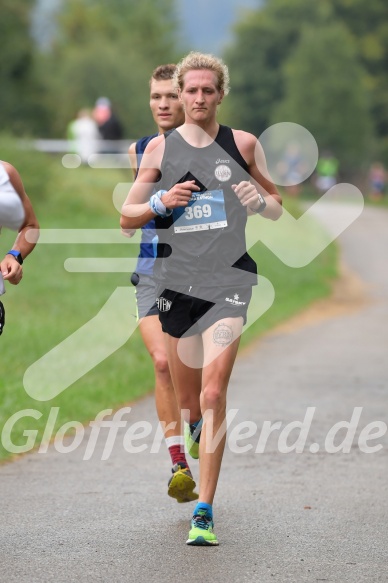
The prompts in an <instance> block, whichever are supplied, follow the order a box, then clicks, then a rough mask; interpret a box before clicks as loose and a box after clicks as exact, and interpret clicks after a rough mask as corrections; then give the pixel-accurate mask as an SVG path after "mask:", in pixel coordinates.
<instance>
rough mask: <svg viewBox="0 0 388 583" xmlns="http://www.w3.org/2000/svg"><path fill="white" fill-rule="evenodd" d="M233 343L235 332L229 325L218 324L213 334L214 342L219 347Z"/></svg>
mask: <svg viewBox="0 0 388 583" xmlns="http://www.w3.org/2000/svg"><path fill="white" fill-rule="evenodd" d="M232 341H233V330H232V328H231V326H228V325H227V324H223V323H221V324H218V326H217V328H216V329H215V330H214V332H213V342H214V344H217V346H228V345H229V344H231V343H232Z"/></svg>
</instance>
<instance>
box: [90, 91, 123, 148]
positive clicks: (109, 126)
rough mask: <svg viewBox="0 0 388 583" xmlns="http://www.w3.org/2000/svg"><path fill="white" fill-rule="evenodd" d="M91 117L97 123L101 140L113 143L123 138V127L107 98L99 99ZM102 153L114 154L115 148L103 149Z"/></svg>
mask: <svg viewBox="0 0 388 583" xmlns="http://www.w3.org/2000/svg"><path fill="white" fill-rule="evenodd" d="M93 117H94V119H95V120H96V122H97V125H98V129H99V132H100V136H101V138H102V139H103V140H109V141H115V140H121V139H122V138H123V127H122V125H121V122H120V120H119V119H118V118H117V116H116V115H115V114H114V113H113V111H112V105H111V102H110V100H109V99H108V98H107V97H100V98H99V99H97V101H96V106H95V108H94V110H93ZM104 151H105V152H107V151H110V152H114V151H117V149H116V148H104Z"/></svg>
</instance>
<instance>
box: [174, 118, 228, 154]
mask: <svg viewBox="0 0 388 583" xmlns="http://www.w3.org/2000/svg"><path fill="white" fill-rule="evenodd" d="M219 129H220V124H219V123H217V122H214V123H212V124H211V125H207V126H206V127H202V126H200V125H198V124H194V123H187V122H186V123H184V124H183V125H182V126H180V127H179V128H178V129H177V131H178V132H179V133H180V135H181V136H182V138H183V139H184V140H185V141H186V142H187V143H188V144H190V146H193V147H194V148H205V147H206V146H209V145H210V144H212V143H213V142H214V140H215V139H216V137H217V135H218V132H219Z"/></svg>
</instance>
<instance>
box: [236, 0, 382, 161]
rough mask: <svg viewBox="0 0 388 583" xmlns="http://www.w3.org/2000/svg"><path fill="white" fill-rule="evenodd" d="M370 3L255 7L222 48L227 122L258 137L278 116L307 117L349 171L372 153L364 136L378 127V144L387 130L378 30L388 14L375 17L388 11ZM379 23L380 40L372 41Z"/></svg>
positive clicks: (332, 0)
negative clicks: (228, 82) (227, 75)
mask: <svg viewBox="0 0 388 583" xmlns="http://www.w3.org/2000/svg"><path fill="white" fill-rule="evenodd" d="M369 4H370V5H373V7H371V8H369V7H368V6H365V5H364V3H363V2H361V0H322V1H321V2H312V1H311V0H295V1H293V2H288V0H267V2H265V4H264V5H261V6H260V7H259V8H257V9H256V10H254V11H252V12H251V13H250V14H249V15H248V16H246V17H245V18H244V19H243V20H242V21H241V22H240V23H238V24H237V26H236V28H235V42H234V44H233V46H231V47H230V48H229V50H228V51H227V52H226V61H227V63H228V64H229V65H230V70H231V78H232V91H231V94H230V98H229V104H228V107H227V109H226V112H225V113H226V115H227V119H228V120H229V119H231V118H232V117H233V123H234V124H236V125H240V127H242V128H243V129H246V130H247V131H252V132H253V133H255V134H256V135H258V136H259V135H260V134H261V133H262V132H263V130H264V129H266V128H267V127H268V126H269V125H271V123H273V121H274V120H279V119H280V117H279V116H280V115H287V121H296V122H297V121H298V120H299V122H300V123H303V121H304V122H305V124H304V125H306V126H307V127H309V129H311V130H312V131H313V132H317V135H318V134H319V140H322V144H327V143H328V142H329V141H331V143H332V144H334V143H335V145H336V148H338V152H337V155H338V156H343V160H341V161H342V162H343V167H344V166H345V167H347V168H348V169H349V167H350V166H353V167H355V168H357V167H358V165H359V161H360V158H362V154H363V152H364V153H365V152H366V150H367V152H368V155H369V156H370V157H371V156H373V148H372V147H371V144H372V143H373V142H372V141H371V140H370V139H369V137H370V136H371V135H373V134H374V130H375V128H376V129H377V130H378V131H379V132H380V142H382V141H383V140H384V139H386V136H387V133H388V132H387V128H386V126H385V120H386V119H387V120H388V91H387V94H386V91H385V87H387V89H388V81H387V78H386V75H383V70H384V71H385V70H386V68H387V66H388V62H387V58H386V57H385V56H384V55H385V52H384V51H386V48H387V47H388V41H387V40H386V39H388V34H385V35H384V34H383V32H382V31H385V29H386V27H387V25H386V24H385V22H387V19H385V20H381V21H379V19H382V16H383V15H384V14H385V12H386V11H387V10H388V8H387V5H386V4H385V3H384V2H383V0H374V1H373V2H370V3H369ZM383 5H384V6H383ZM365 14H367V16H366V18H365V23H364V24H362V21H363V19H364V15H365ZM340 25H341V28H338V27H339V26H340ZM376 28H377V29H378V30H379V32H378V40H376V39H375V40H373V37H374V30H375V29H376ZM308 31H310V34H309V32H308ZM386 32H388V30H387V31H386ZM315 33H317V38H315ZM308 34H309V36H306V35H308ZM302 35H304V36H303V41H302V40H301V37H302ZM318 37H319V38H318ZM330 39H331V40H332V41H333V43H334V45H333V46H332V47H331V46H330V42H331V40H330ZM301 43H302V44H301ZM320 51H322V52H321V53H320ZM303 52H304V54H303ZM310 53H311V54H310ZM367 55H368V57H367ZM294 75H295V76H296V79H295V81H293V79H292V77H293V76H294ZM304 75H307V77H304ZM326 77H327V78H326ZM347 84H349V85H348V86H347ZM329 88H330V89H329ZM304 92H305V97H304V96H303V93H304ZM307 95H309V99H307ZM323 96H325V98H324V97H323ZM326 98H327V99H328V102H327V103H330V104H331V110H330V115H329V114H328V112H327V109H328V108H327V107H325V100H326ZM336 100H338V101H336ZM280 105H282V107H280ZM368 108H369V110H370V112H371V115H370V116H369V117H368ZM314 111H315V112H318V111H319V115H318V114H317V113H314ZM385 112H387V116H386V114H385ZM351 113H352V114H353V116H354V117H353V120H352V119H351V117H352V115H351ZM322 114H323V115H324V116H325V118H324V120H322V118H321V116H322ZM290 116H294V117H293V118H291V117H290ZM334 126H335V127H334ZM336 133H337V134H338V135H337V137H336V139H335V134H336ZM330 136H331V137H330ZM384 136H385V138H384ZM329 138H330V140H329ZM357 140H362V143H357ZM331 147H332V148H333V147H334V146H333V145H332V146H331Z"/></svg>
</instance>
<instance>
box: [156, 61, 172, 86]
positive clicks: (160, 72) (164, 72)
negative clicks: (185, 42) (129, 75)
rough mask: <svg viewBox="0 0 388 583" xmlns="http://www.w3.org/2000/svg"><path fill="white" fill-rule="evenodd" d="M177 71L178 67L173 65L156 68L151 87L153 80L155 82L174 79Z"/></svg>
mask: <svg viewBox="0 0 388 583" xmlns="http://www.w3.org/2000/svg"><path fill="white" fill-rule="evenodd" d="M175 70H176V65H175V64H173V63H170V64H168V65H159V67H156V69H154V70H153V72H152V76H151V79H150V85H151V81H152V80H153V79H154V80H155V81H167V80H168V79H172V78H173V77H174V74H175Z"/></svg>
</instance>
